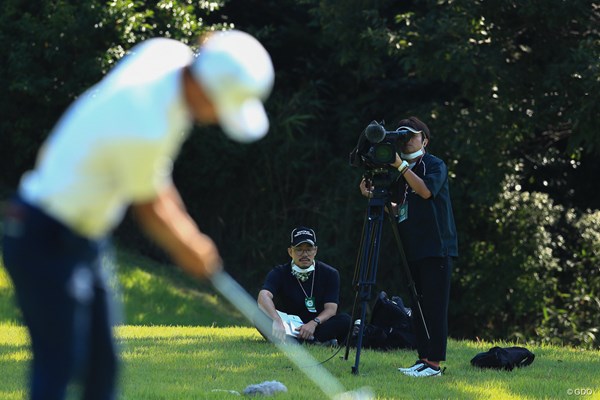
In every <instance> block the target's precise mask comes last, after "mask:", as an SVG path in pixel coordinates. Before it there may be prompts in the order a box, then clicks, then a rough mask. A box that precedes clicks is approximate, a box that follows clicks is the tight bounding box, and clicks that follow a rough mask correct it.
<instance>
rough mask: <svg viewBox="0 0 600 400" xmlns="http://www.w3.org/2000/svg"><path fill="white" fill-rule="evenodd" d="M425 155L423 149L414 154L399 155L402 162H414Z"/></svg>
mask: <svg viewBox="0 0 600 400" xmlns="http://www.w3.org/2000/svg"><path fill="white" fill-rule="evenodd" d="M424 153H425V151H424V150H423V147H421V148H420V149H419V150H417V151H415V152H414V153H410V154H405V153H400V158H402V159H403V160H407V161H410V160H414V159H415V158H417V157H421V156H422V155H423V154H424Z"/></svg>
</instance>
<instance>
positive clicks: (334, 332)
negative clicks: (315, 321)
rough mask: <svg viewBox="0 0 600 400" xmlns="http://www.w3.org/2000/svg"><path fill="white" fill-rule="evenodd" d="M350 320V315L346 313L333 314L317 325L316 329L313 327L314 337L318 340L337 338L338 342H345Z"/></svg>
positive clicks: (324, 340)
mask: <svg viewBox="0 0 600 400" xmlns="http://www.w3.org/2000/svg"><path fill="white" fill-rule="evenodd" d="M350 320H351V317H350V315H348V314H346V313H341V314H336V315H334V316H333V317H331V318H329V319H328V320H327V321H325V322H323V323H322V324H321V325H319V326H317V329H315V339H316V340H318V341H319V342H326V341H328V340H331V339H337V341H338V343H339V344H344V343H346V338H347V337H348V331H349V330H350Z"/></svg>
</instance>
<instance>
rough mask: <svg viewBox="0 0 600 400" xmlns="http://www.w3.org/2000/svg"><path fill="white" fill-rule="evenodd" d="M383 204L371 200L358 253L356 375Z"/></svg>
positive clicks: (376, 261) (353, 370)
mask: <svg viewBox="0 0 600 400" xmlns="http://www.w3.org/2000/svg"><path fill="white" fill-rule="evenodd" d="M384 207H385V203H384V202H383V200H382V199H381V198H371V199H370V200H369V208H368V213H367V218H366V221H365V223H366V227H365V229H364V232H365V237H364V239H363V241H362V246H361V251H360V263H359V266H360V268H359V273H358V277H359V280H358V285H357V290H358V293H357V296H358V298H360V303H361V314H360V315H361V318H360V325H359V329H358V338H357V342H356V360H355V363H354V366H353V367H352V373H353V374H358V365H359V362H360V352H361V349H362V342H363V334H364V328H365V320H366V313H367V304H368V302H369V300H371V289H372V287H373V286H374V285H375V278H376V276H377V265H378V263H379V247H380V244H381V231H382V227H383V214H384Z"/></svg>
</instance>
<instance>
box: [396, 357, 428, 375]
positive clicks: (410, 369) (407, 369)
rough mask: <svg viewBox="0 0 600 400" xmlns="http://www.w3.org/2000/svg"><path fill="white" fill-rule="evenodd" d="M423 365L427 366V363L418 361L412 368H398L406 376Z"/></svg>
mask: <svg viewBox="0 0 600 400" xmlns="http://www.w3.org/2000/svg"><path fill="white" fill-rule="evenodd" d="M423 364H425V361H423V360H417V361H415V363H414V364H413V365H412V366H411V367H408V368H398V371H400V372H402V373H403V374H405V373H407V372H409V371H413V370H415V369H417V368H419V367H420V366H421V365H423Z"/></svg>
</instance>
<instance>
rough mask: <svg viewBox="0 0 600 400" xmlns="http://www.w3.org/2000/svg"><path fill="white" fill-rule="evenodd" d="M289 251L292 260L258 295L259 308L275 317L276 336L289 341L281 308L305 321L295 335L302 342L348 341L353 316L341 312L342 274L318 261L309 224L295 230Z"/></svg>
mask: <svg viewBox="0 0 600 400" xmlns="http://www.w3.org/2000/svg"><path fill="white" fill-rule="evenodd" d="M288 254H289V256H290V257H291V258H292V260H291V262H287V263H285V264H281V265H278V266H276V267H275V268H273V269H272V270H271V271H270V272H269V273H268V275H267V277H266V279H265V283H264V284H263V288H262V290H261V291H260V292H259V294H258V305H259V307H260V308H261V309H262V310H263V311H264V312H265V313H266V314H267V315H268V316H269V317H270V318H271V319H272V320H273V336H274V337H275V338H277V339H280V340H285V336H286V332H285V326H284V322H283V320H282V318H281V315H280V313H279V312H278V311H281V312H283V313H286V314H289V315H296V316H299V317H300V319H301V320H302V324H301V325H300V326H299V327H298V328H296V329H295V331H296V333H297V334H295V335H294V336H295V337H296V338H297V339H298V340H299V341H307V342H309V343H323V344H329V345H335V344H337V343H340V344H341V343H344V342H345V340H346V337H347V335H348V330H349V329H350V320H351V318H350V316H349V315H348V314H345V313H342V314H337V310H338V302H339V294H340V274H339V272H338V271H337V270H336V269H335V268H333V267H331V266H329V265H327V264H325V263H323V262H321V261H315V256H316V255H317V239H316V235H315V232H314V231H313V230H312V229H310V228H306V227H298V228H296V229H294V230H293V231H292V234H291V244H290V247H289V248H288Z"/></svg>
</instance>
